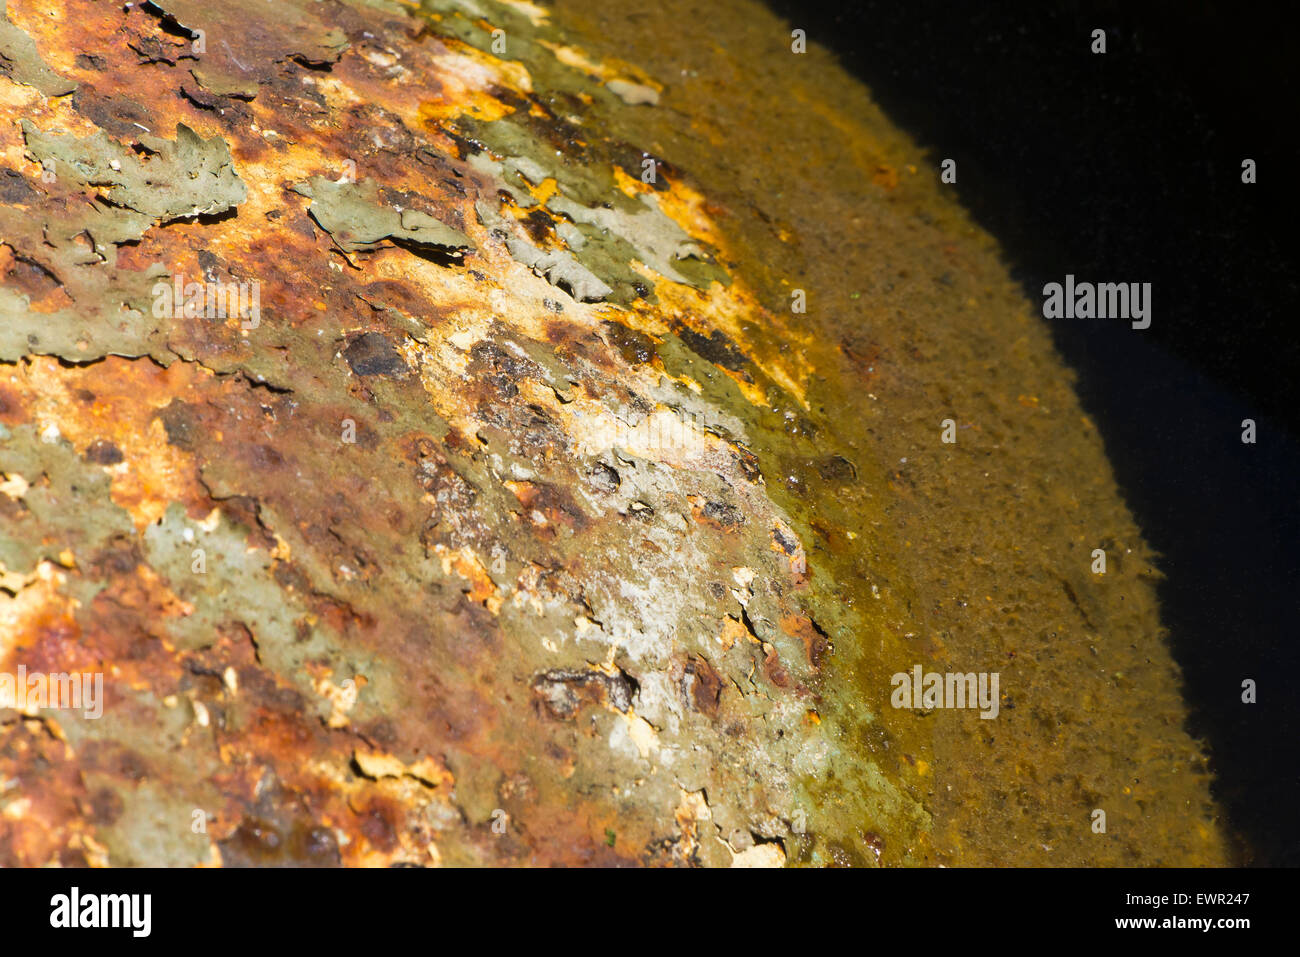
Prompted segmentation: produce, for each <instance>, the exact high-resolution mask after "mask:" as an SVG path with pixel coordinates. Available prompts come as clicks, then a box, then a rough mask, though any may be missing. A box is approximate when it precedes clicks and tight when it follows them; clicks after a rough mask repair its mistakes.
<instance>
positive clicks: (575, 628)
mask: <svg viewBox="0 0 1300 957" xmlns="http://www.w3.org/2000/svg"><path fill="white" fill-rule="evenodd" d="M46 6H49V7H50V10H49V11H47V10H45V7H46ZM697 9H698V8H697V6H696V5H692V4H687V3H683V2H679V0H670V2H667V3H658V4H654V5H651V6H649V7H644V6H643V5H640V4H631V3H624V2H615V3H603V4H590V3H578V2H565V3H559V4H557V5H555V6H553V7H552V6H546V5H534V4H531V3H527V2H521V0H516V2H500V3H498V2H491V0H458V2H434V0H426V2H425V3H424V4H423V5H422V6H419V7H417V6H415V5H414V4H404V3H398V2H385V0H370V2H364V0H348V2H340V3H332V4H317V3H309V2H305V0H296V2H295V0H285V2H283V3H280V4H277V5H276V9H275V12H274V13H272V12H271V11H272V8H271V6H270V5H267V4H263V3H257V4H250V5H246V4H243V3H239V2H231V3H225V4H221V5H211V4H204V3H197V2H192V0H160V2H157V3H156V4H154V5H151V6H149V7H148V8H147V9H141V8H139V7H135V8H130V9H124V8H120V7H113V6H111V5H104V4H96V3H91V2H88V0H68V2H66V3H58V2H55V3H52V4H46V5H42V9H41V10H40V11H39V12H38V11H37V10H35V9H34V8H32V7H31V6H30V5H28V4H14V5H12V7H11V9H9V10H8V18H9V19H8V26H6V28H5V32H3V33H0V41H2V42H3V43H5V44H7V45H8V46H5V47H0V53H3V51H4V50H5V49H12V50H18V51H20V53H21V56H20V57H18V58H17V59H15V58H10V62H11V63H12V64H14V66H11V67H10V68H9V69H7V70H0V74H3V75H0V120H3V122H0V165H3V166H4V170H0V175H2V176H3V177H4V178H3V180H0V189H3V190H4V195H5V199H6V205H5V207H4V208H3V209H0V270H3V282H4V285H3V288H2V289H0V363H3V364H0V429H2V430H3V431H0V473H3V474H0V482H3V484H2V485H0V589H3V590H2V591H0V627H2V629H3V630H2V631H0V669H4V670H9V671H12V670H14V669H15V668H16V667H17V666H18V665H19V664H20V663H21V664H24V665H25V666H26V667H27V668H28V670H45V671H59V670H80V669H83V668H84V669H99V670H103V671H104V672H105V682H106V689H107V695H106V697H107V701H106V703H105V718H103V719H100V720H90V719H85V718H83V717H82V716H81V715H80V714H78V713H76V712H68V711H52V710H49V709H45V710H35V711H34V710H32V709H29V710H28V713H27V714H20V713H18V712H17V711H15V710H13V709H8V710H0V781H2V782H5V783H4V784H3V792H2V793H0V862H3V863H9V864H12V863H18V864H41V863H49V862H62V863H65V864H85V863H89V864H225V865H238V864H248V863H252V864H266V863H311V864H340V863H341V864H393V863H419V864H437V863H450V864H492V863H504V864H552V863H579V864H620V863H639V864H651V865H656V864H669V865H673V864H703V865H724V866H725V865H752V864H758V865H771V864H781V863H798V864H811V865H842V864H849V865H875V864H885V865H895V864H915V865H927V864H928V865H933V864H947V865H962V864H1016V863H1022V864H1052V865H1068V864H1101V865H1115V864H1178V865H1189V864H1215V863H1223V862H1224V861H1225V860H1226V858H1227V851H1226V847H1225V844H1224V841H1223V838H1222V835H1221V832H1220V828H1219V825H1218V823H1217V821H1216V819H1215V814H1216V811H1215V809H1214V807H1213V806H1212V804H1211V802H1210V800H1209V793H1208V775H1207V774H1206V771H1205V768H1204V756H1203V754H1202V751H1201V748H1200V746H1199V745H1198V743H1197V742H1195V741H1193V740H1191V739H1190V738H1189V737H1188V736H1187V735H1186V733H1185V731H1184V730H1183V719H1184V707H1183V704H1182V702H1181V700H1180V698H1179V682H1178V675H1177V671H1176V668H1175V666H1174V664H1173V662H1172V660H1171V659H1170V657H1169V654H1168V652H1167V650H1166V648H1165V646H1164V644H1163V642H1162V640H1161V638H1162V636H1161V632H1160V625H1159V619H1158V612H1157V608H1156V604H1155V600H1154V589H1153V581H1154V580H1155V578H1156V577H1157V574H1158V573H1157V572H1156V571H1155V569H1154V566H1153V561H1152V556H1151V555H1150V553H1149V551H1148V549H1147V548H1146V546H1145V545H1144V543H1143V542H1142V540H1141V537H1140V534H1139V532H1138V530H1137V528H1136V527H1135V525H1134V523H1133V520H1132V517H1131V516H1130V515H1129V514H1128V512H1127V510H1126V509H1125V507H1124V505H1123V502H1122V500H1121V498H1120V495H1119V492H1118V490H1117V489H1116V487H1115V485H1114V480H1113V477H1112V475H1111V472H1110V470H1109V467H1108V465H1107V463H1106V461H1105V457H1104V454H1103V450H1102V443H1101V440H1100V438H1099V436H1098V435H1097V434H1096V431H1095V430H1094V429H1093V427H1092V425H1091V423H1089V422H1088V421H1087V419H1086V418H1085V417H1084V416H1083V414H1082V413H1081V411H1080V409H1079V407H1078V403H1077V400H1076V399H1075V397H1074V395H1073V393H1072V391H1071V389H1070V382H1069V373H1068V371H1067V370H1066V369H1064V367H1063V366H1062V365H1061V363H1060V361H1059V359H1058V358H1057V357H1056V356H1055V354H1054V353H1053V350H1052V347H1051V343H1050V338H1049V335H1048V330H1047V329H1046V328H1045V327H1044V326H1043V325H1042V323H1041V321H1040V320H1038V319H1037V318H1036V317H1035V316H1034V315H1033V313H1032V311H1031V308H1030V305H1029V303H1028V302H1026V301H1025V299H1024V296H1023V293H1022V292H1021V291H1020V290H1019V289H1018V288H1016V287H1015V285H1014V284H1013V283H1012V282H1011V281H1010V278H1009V277H1008V275H1007V272H1006V269H1005V267H1004V266H1003V265H1002V264H1001V262H1000V261H999V258H998V251H997V248H996V246H995V244H994V242H993V241H992V240H991V239H990V238H989V237H987V236H985V235H984V234H983V233H981V232H980V231H979V230H978V229H976V228H975V227H974V226H973V225H972V224H971V223H970V221H969V220H968V218H967V217H966V215H965V214H964V212H963V211H962V210H961V209H960V208H958V207H957V206H956V205H955V204H954V203H953V202H952V201H951V199H950V198H949V197H948V195H947V194H946V193H944V191H943V187H941V186H940V185H939V183H938V181H937V176H936V175H935V174H934V171H933V168H934V164H933V161H932V159H931V158H929V157H926V156H924V155H922V154H921V153H920V151H918V150H917V148H916V147H915V145H914V144H912V143H911V142H910V141H909V140H908V139H907V138H906V137H905V136H904V135H903V134H901V133H900V132H899V131H897V130H896V129H895V128H893V127H892V126H891V125H890V124H889V123H888V122H887V121H886V119H885V118H884V117H883V116H882V115H881V114H880V112H879V110H878V109H877V108H876V107H875V106H874V105H873V104H872V102H871V100H870V98H869V96H868V94H867V92H866V90H864V89H863V88H862V87H861V86H860V85H859V84H857V83H856V81H854V80H853V79H852V78H850V77H848V76H846V75H845V74H843V72H842V71H841V70H840V69H839V68H838V67H837V66H836V65H835V63H834V62H833V61H832V60H831V59H830V58H829V57H828V56H827V55H826V54H825V53H824V52H822V51H820V50H819V49H818V48H817V47H816V46H815V45H813V46H811V47H810V49H809V52H808V53H807V54H804V55H795V54H793V53H792V52H791V51H790V46H789V38H790V25H788V24H784V23H782V22H781V21H779V20H778V19H776V18H774V17H773V16H772V15H770V14H769V13H768V12H766V11H765V10H764V9H763V8H762V7H761V6H759V5H756V4H752V3H742V2H733V0H723V2H720V3H716V4H711V5H710V7H709V12H708V13H707V15H705V16H706V19H705V20H703V21H698V22H697V20H695V19H694V18H695V17H698V16H699V14H698V12H697ZM50 12H53V14H54V15H53V16H49V15H48V14H49V13H50ZM14 31H19V32H20V33H21V34H22V35H23V36H26V37H29V38H30V40H31V41H32V42H31V44H28V43H26V42H25V41H22V40H21V39H20V38H18V39H16V34H15V33H14ZM199 31H202V36H203V38H204V44H203V46H204V49H202V50H196V48H195V46H194V44H193V43H192V42H190V40H189V39H187V36H188V37H197V36H198V35H199ZM223 41H224V42H223ZM236 41H237V42H236ZM33 50H34V51H37V53H38V54H39V58H38V59H35V60H34V59H33V54H32V51H33ZM42 64H43V65H42ZM74 91H75V92H74ZM20 120H25V121H26V122H23V123H21V124H20V122H19V121H20ZM137 126H138V127H140V129H136V128H135V127H137ZM137 157H143V158H142V159H136V158H137ZM47 161H48V162H47ZM647 161H650V163H649V167H648V168H650V169H652V170H654V172H655V176H654V178H653V182H646V181H645V179H644V178H643V173H644V172H645V171H646V169H647ZM114 163H115V164H116V165H114ZM51 167H52V168H53V170H54V173H55V175H54V176H53V177H52V179H51V178H50V177H46V178H42V176H41V173H42V170H43V169H44V168H51ZM177 169H193V170H194V171H195V172H196V174H197V175H196V176H194V177H178V176H177V175H176V170H177ZM105 200H110V201H111V202H105ZM164 225H165V227H166V228H163V227H164ZM176 275H181V276H182V277H183V281H191V280H193V281H206V282H209V283H213V282H226V283H249V282H254V281H256V282H258V283H259V284H260V297H261V314H260V317H258V320H257V321H256V322H251V323H250V322H246V321H245V322H241V318H240V317H237V316H227V317H211V316H205V315H204V314H202V313H200V314H199V315H195V314H193V313H191V314H190V315H189V316H186V315H184V313H183V311H182V312H181V313H179V314H178V313H172V312H168V311H166V310H163V311H161V312H160V311H159V310H157V309H156V308H155V306H156V303H157V298H158V287H157V286H156V285H155V283H156V282H157V281H158V280H159V279H160V278H163V277H172V276H176ZM165 285H166V282H164V286H165ZM182 289H183V285H182ZM795 290H802V291H803V292H804V294H805V295H806V299H807V311H806V312H803V313H795V312H792V310H791V302H792V293H793V292H794V291H795ZM60 360H61V361H60ZM949 418H951V419H953V420H954V421H955V422H956V423H957V425H958V430H957V431H958V441H957V442H956V443H955V444H951V445H949V444H943V443H941V442H940V441H939V437H940V428H941V425H940V424H941V422H942V421H943V420H944V419H949ZM1099 547H1100V548H1105V549H1106V551H1107V554H1108V556H1109V563H1108V569H1107V574H1106V575H1105V576H1104V577H1098V576H1095V575H1093V574H1092V572H1091V570H1090V564H1091V553H1092V550H1093V549H1094V548H1099ZM196 549H198V550H201V554H202V556H203V559H202V562H201V563H200V565H198V566H196V564H195V562H196V557H195V556H196ZM196 568H201V570H196ZM915 665H921V666H923V668H924V669H925V670H927V671H941V672H942V671H960V672H969V671H973V672H998V673H999V675H1000V679H1001V680H1000V692H1001V695H1000V701H999V714H998V717H997V718H996V719H995V720H991V721H986V720H981V719H980V717H979V714H978V712H977V711H975V710H968V711H951V710H942V709H940V710H935V711H932V712H930V713H922V712H914V711H910V710H898V709H894V708H893V707H891V705H890V692H891V683H890V678H891V676H892V675H893V674H894V673H896V672H900V671H910V670H911V669H912V667H913V666H915ZM1096 809H1102V810H1104V811H1105V812H1106V817H1107V828H1106V833H1104V834H1098V833H1094V830H1093V827H1092V821H1093V817H1092V815H1093V812H1094V810H1096ZM196 811H201V812H202V813H201V814H200V815H199V817H200V818H201V819H202V820H203V822H204V826H203V827H202V828H201V829H196V828H195V827H194V820H195V812H196Z"/></svg>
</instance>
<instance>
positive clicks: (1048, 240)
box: [769, 0, 1300, 866]
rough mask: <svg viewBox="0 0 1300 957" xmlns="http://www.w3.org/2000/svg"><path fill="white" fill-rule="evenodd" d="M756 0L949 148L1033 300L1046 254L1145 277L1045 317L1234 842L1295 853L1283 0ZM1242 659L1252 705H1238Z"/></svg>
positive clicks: (1296, 418) (1291, 284)
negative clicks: (1154, 571) (1090, 423)
mask: <svg viewBox="0 0 1300 957" xmlns="http://www.w3.org/2000/svg"><path fill="white" fill-rule="evenodd" d="M769 4H770V6H771V7H772V8H773V9H774V10H776V11H777V12H778V13H780V14H781V15H782V16H784V17H786V18H787V19H788V20H790V22H791V24H792V25H793V26H795V27H800V28H803V29H804V30H806V31H807V34H808V38H809V40H811V41H814V42H816V43H819V44H821V45H822V46H825V47H828V48H830V49H831V50H833V51H835V52H836V54H838V56H839V58H840V60H841V62H842V63H843V64H844V65H845V67H846V68H848V69H849V70H850V71H851V72H853V73H854V74H855V75H857V76H858V77H859V78H861V79H862V80H863V82H865V83H866V84H867V85H868V86H869V87H870V88H871V91H872V93H873V95H874V96H875V98H876V100H877V102H879V103H880V104H881V106H882V107H883V108H884V109H885V111H886V113H888V114H889V116H890V117H891V118H892V119H893V120H894V121H895V122H896V123H898V124H900V125H901V126H903V127H904V128H905V129H907V130H908V131H909V132H910V133H911V134H912V135H913V136H914V137H916V139H917V140H918V141H919V142H920V143H921V144H922V145H923V146H924V147H926V148H927V150H928V151H929V155H930V157H931V158H932V160H933V162H934V164H935V165H936V167H937V165H938V164H939V162H940V161H941V160H942V159H945V158H949V157H951V158H953V159H955V160H956V161H957V184H956V185H955V186H954V187H951V188H955V189H956V190H957V192H958V195H959V198H960V200H961V202H962V203H963V204H964V205H965V206H966V207H967V208H968V209H970V210H971V212H972V213H973V214H974V216H975V217H976V219H977V220H978V221H979V222H980V224H981V225H982V226H984V228H985V229H987V230H988V231H989V232H990V233H992V234H993V235H994V236H996V237H997V238H998V239H999V240H1000V242H1001V243H1002V246H1003V248H1004V250H1005V251H1006V256H1007V259H1008V260H1009V262H1010V264H1011V266H1012V270H1013V274H1014V275H1015V276H1016V278H1017V279H1018V280H1020V281H1021V282H1022V283H1023V284H1024V286H1025V290H1026V292H1027V294H1028V295H1029V296H1030V297H1031V298H1032V299H1033V300H1034V301H1041V298H1042V288H1043V284H1044V283H1046V282H1051V281H1057V282H1061V281H1063V279H1064V277H1065V274H1066V273H1073V274H1074V275H1075V276H1076V278H1077V279H1078V280H1080V281H1084V280H1090V281H1094V282H1105V281H1110V282H1150V283H1152V287H1153V288H1152V307H1153V311H1152V325H1151V327H1150V328H1149V329H1146V330H1143V331H1136V330H1133V329H1131V328H1130V327H1129V325H1128V323H1125V322H1115V321H1106V322H1103V321H1088V320H1073V321H1071V320H1058V321H1055V322H1053V323H1052V324H1051V325H1052V330H1053V334H1054V336H1055V339H1056V344H1057V348H1058V349H1059V350H1060V352H1061V353H1062V355H1063V356H1064V357H1065V360H1066V362H1067V363H1068V364H1069V365H1071V366H1072V367H1073V368H1074V369H1076V370H1077V371H1078V373H1079V384H1078V390H1079V393H1080V398H1081V399H1082V401H1083V404H1084V407H1085V409H1086V411H1087V412H1088V414H1089V415H1090V416H1092V418H1093V419H1094V421H1095V422H1096V423H1097V425H1098V426H1099V428H1100V429H1101V432H1102V435H1103V436H1104V438H1105V441H1106V449H1107V453H1108V455H1109V456H1110V459H1111V462H1112V463H1113V465H1114V467H1115V470H1116V473H1117V476H1118V479H1119V482H1120V486H1121V489H1122V490H1123V493H1124V495H1125V497H1126V499H1127V501H1128V503H1129V506H1130V507H1131V508H1132V509H1133V511H1134V512H1135V513H1136V515H1137V518H1138V522H1139V524H1140V525H1141V527H1142V528H1143V530H1144V533H1145V534H1146V536H1147V539H1148V541H1150V542H1151V543H1152V545H1153V546H1154V547H1155V548H1156V550H1157V551H1158V552H1160V553H1161V556H1162V558H1161V560H1160V568H1161V570H1162V571H1163V572H1164V573H1165V574H1166V575H1167V576H1168V577H1167V580H1166V581H1165V582H1163V583H1162V585H1161V587H1160V598H1161V603H1162V616H1163V620H1164V622H1165V623H1166V625H1167V626H1168V628H1169V630H1170V642H1171V645H1172V648H1173V651H1174V654H1175V657H1176V658H1177V660H1178V662H1179V664H1180V666H1181V667H1182V669H1183V674H1184V679H1185V682H1186V697H1187V700H1188V705H1189V707H1190V709H1191V712H1192V717H1191V726H1190V730H1191V731H1192V733H1193V734H1196V735H1198V736H1200V737H1202V738H1203V739H1204V740H1206V741H1207V742H1208V743H1209V745H1210V747H1211V750H1212V754H1213V767H1214V770H1215V773H1216V775H1217V778H1218V780H1217V782H1216V785H1215V795H1216V797H1217V798H1218V799H1219V800H1220V801H1221V802H1222V805H1223V806H1224V808H1225V809H1226V811H1227V813H1228V816H1229V826H1230V829H1231V830H1232V832H1233V833H1234V834H1235V835H1236V837H1237V838H1238V840H1239V841H1240V842H1241V844H1242V852H1243V860H1244V861H1245V862H1247V863H1253V864H1258V865H1291V866H1294V865H1300V813H1298V811H1300V689H1298V688H1297V682H1298V681H1300V653H1298V646H1297V642H1296V640H1295V638H1296V623H1295V610H1296V597H1297V594H1298V593H1300V589H1298V587H1297V586H1298V584H1300V582H1298V578H1300V576H1298V574H1297V570H1298V569H1300V547H1298V543H1300V534H1298V533H1300V510H1298V509H1297V495H1296V492H1297V488H1296V476H1297V474H1298V471H1297V466H1300V444H1298V438H1300V410H1298V409H1297V407H1296V402H1295V390H1294V387H1293V375H1294V374H1295V371H1296V369H1297V364H1298V363H1297V360H1298V359H1300V336H1298V335H1297V329H1296V325H1297V323H1296V303H1297V295H1296V292H1297V281H1296V275H1295V271H1294V269H1293V266H1294V264H1295V263H1296V261H1297V257H1296V253H1297V243H1296V240H1295V229H1296V225H1297V222H1298V220H1297V212H1300V209H1298V207H1300V202H1298V198H1297V181H1296V180H1295V179H1294V178H1293V177H1294V166H1295V164H1296V162H1297V160H1300V150H1298V149H1297V145H1298V138H1297V121H1296V118H1295V111H1296V104H1297V102H1300V99H1298V97H1297V93H1298V92H1300V91H1298V90H1297V86H1300V84H1297V75H1298V72H1300V71H1298V70H1297V68H1296V67H1295V56H1296V51H1295V50H1294V49H1292V48H1291V47H1289V46H1288V43H1291V46H1292V47H1293V46H1294V44H1293V40H1292V38H1293V36H1294V33H1293V28H1292V26H1291V24H1290V23H1289V22H1288V17H1287V13H1288V12H1289V10H1290V5H1287V4H1274V5H1273V6H1272V7H1269V6H1263V5H1261V6H1259V7H1254V6H1251V5H1249V4H1243V3H1217V4H1206V3H1200V2H1194V0H1191V2H1189V0H1181V2H1178V3H1172V2H1156V3H1151V2H1144V3H1140V4H1136V3H1132V2H1123V3H1121V2H1092V3H1062V2H1021V0H999V2H996V3H983V2H980V3H953V2H950V0H949V2H936V0H906V2H904V0H864V2H858V3H853V4H837V3H815V2H814V3H807V2H803V3H799V2H788V0H769ZM1094 29H1103V30H1105V31H1106V39H1107V52H1106V53H1105V54H1104V55H1097V54H1093V53H1092V52H1091V44H1092V31H1093V30H1094ZM1246 158H1250V159H1253V160H1255V161H1256V163H1257V167H1258V169H1257V179H1258V181H1257V183H1255V184H1254V185H1246V184H1243V183H1242V181H1241V171H1242V170H1241V164H1242V160H1243V159H1246ZM1246 418H1250V419H1254V420H1255V421H1256V423H1257V433H1258V438H1257V444H1255V445H1245V444H1243V443H1242V442H1241V431H1242V429H1241V421H1242V420H1243V419H1246ZM1244 678H1253V679H1255V680H1256V682H1257V683H1258V694H1259V703H1258V704H1256V705H1253V706H1248V705H1244V704H1242V703H1241V682H1242V679H1244Z"/></svg>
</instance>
